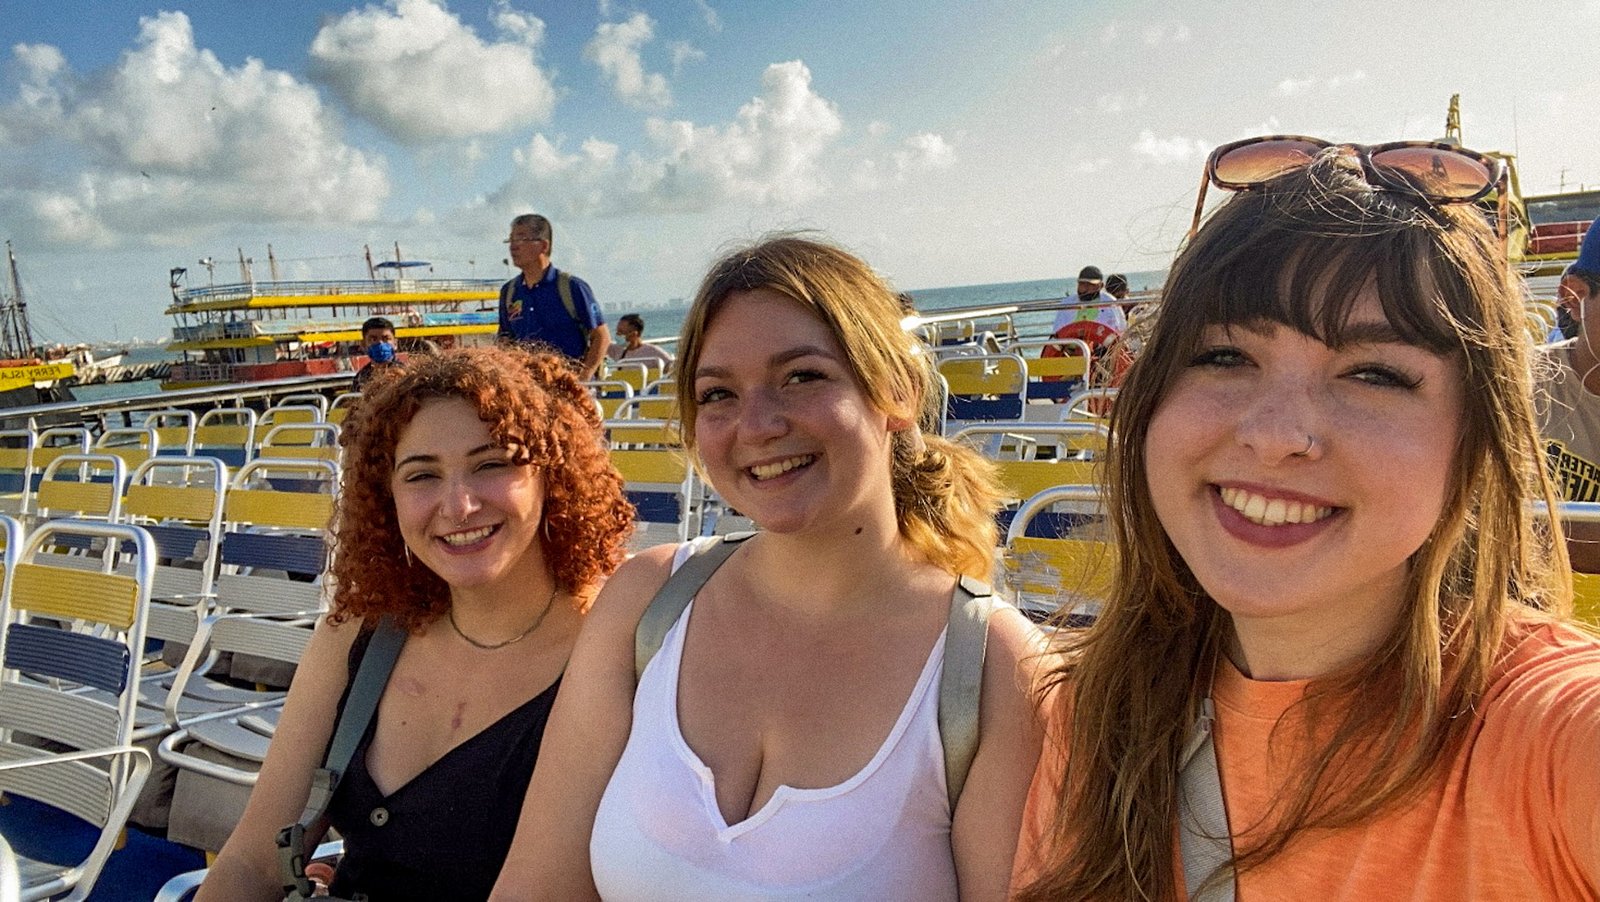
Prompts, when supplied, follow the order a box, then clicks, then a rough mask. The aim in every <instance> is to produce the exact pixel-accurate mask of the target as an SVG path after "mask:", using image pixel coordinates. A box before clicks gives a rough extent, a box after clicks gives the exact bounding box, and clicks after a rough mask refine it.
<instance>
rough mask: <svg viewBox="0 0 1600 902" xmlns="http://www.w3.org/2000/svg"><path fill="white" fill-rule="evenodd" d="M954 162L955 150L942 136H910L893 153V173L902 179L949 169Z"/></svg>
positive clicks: (924, 134)
mask: <svg viewBox="0 0 1600 902" xmlns="http://www.w3.org/2000/svg"><path fill="white" fill-rule="evenodd" d="M955 162H956V152H955V148H953V147H951V146H950V144H949V143H948V142H947V141H945V139H944V136H943V135H935V134H931V133H929V132H923V133H921V134H916V135H912V136H911V137H909V138H907V139H906V140H905V143H904V144H903V145H902V146H901V149H900V150H897V151H895V154H894V165H895V171H896V172H898V173H899V174H900V175H901V176H902V177H903V176H905V175H907V174H909V173H913V172H926V171H931V170H935V169H949V168H950V167H951V166H954V165H955Z"/></svg>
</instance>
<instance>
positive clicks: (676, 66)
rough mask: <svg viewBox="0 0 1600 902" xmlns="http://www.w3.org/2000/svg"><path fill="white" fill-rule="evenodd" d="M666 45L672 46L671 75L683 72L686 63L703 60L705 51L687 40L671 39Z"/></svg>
mask: <svg viewBox="0 0 1600 902" xmlns="http://www.w3.org/2000/svg"><path fill="white" fill-rule="evenodd" d="M668 46H670V47H671V48H672V74H673V75H681V74H683V67H684V65H685V64H687V63H700V62H704V61H705V58H706V52H705V51H704V50H701V49H700V48H698V47H696V46H695V45H693V44H691V43H689V42H688V41H673V42H672V43H671V44H670V45H668Z"/></svg>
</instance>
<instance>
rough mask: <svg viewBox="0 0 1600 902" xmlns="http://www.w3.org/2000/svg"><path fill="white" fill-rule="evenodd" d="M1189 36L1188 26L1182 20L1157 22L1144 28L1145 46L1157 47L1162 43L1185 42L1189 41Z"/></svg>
mask: <svg viewBox="0 0 1600 902" xmlns="http://www.w3.org/2000/svg"><path fill="white" fill-rule="evenodd" d="M1189 38H1190V34H1189V26H1187V25H1185V24H1183V23H1182V22H1158V23H1156V24H1154V25H1151V26H1148V27H1147V28H1145V30H1144V43H1145V46H1146V47H1159V46H1161V45H1162V44H1187V43H1189Z"/></svg>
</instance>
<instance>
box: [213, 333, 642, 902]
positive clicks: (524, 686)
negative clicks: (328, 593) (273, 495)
mask: <svg viewBox="0 0 1600 902" xmlns="http://www.w3.org/2000/svg"><path fill="white" fill-rule="evenodd" d="M342 442H343V445H344V462H345V469H344V476H343V484H342V491H341V497H340V499H339V504H338V513H337V514H336V515H335V535H336V539H335V549H336V553H335V555H334V564H333V567H332V572H331V582H332V584H333V586H334V589H333V607H332V613H330V614H329V616H328V618H327V619H326V620H325V621H324V622H323V623H322V624H321V625H319V626H318V628H317V631H316V635H315V637H314V638H313V639H312V640H311V644H310V646H309V647H308V649H307V650H306V654H305V656H304V658H303V660H302V662H301V666H300V669H299V672H298V674H297V675H296V677H295V681H294V685H293V686H292V687H291V689H290V691H289V699H288V702H287V704H286V706H285V708H284V711H283V716H282V719H281V720H280V722H279V725H278V731H277V734H276V736H275V738H274V741H273V743H272V747H271V750H270V751H269V752H268V755H267V759H266V762H265V763H264V764H263V766H262V769H261V778H260V781H259V782H258V783H257V785H256V790H255V791H254V792H253V793H252V794H251V797H250V803H249V805H248V807H247V808H246V809H245V813H244V816H243V818H242V819H241V820H240V822H239V825H238V827H237V828H236V829H235V830H234V832H233V835H232V836H231V837H230V838H229V840H228V842H227V844H226V845H225V846H224V847H223V849H222V853H221V855H220V856H219V857H218V859H217V863H216V865H215V866H214V867H213V868H212V869H211V873H210V875H209V876H208V878H207V880H206V882H205V884H204V886H203V887H202V888H201V894H200V898H201V899H202V900H203V899H230V900H231V899H250V898H259V899H279V898H281V897H282V895H283V888H282V886H281V885H280V880H279V872H278V854H277V848H276V846H275V844H274V836H275V835H276V834H277V832H278V830H279V829H280V828H282V827H283V826H284V825H286V824H289V823H292V822H293V821H294V820H295V819H296V818H297V817H299V815H300V812H301V810H302V808H304V806H305V804H306V799H307V797H308V794H309V791H310V785H311V777H312V772H313V771H314V770H315V769H316V768H317V767H318V766H319V765H320V764H321V763H322V760H323V757H324V753H325V750H326V749H327V747H328V743H329V740H330V737H331V736H332V734H333V730H334V724H335V723H336V722H337V721H338V719H339V715H340V713H341V712H342V711H343V709H344V705H345V703H346V700H347V696H348V688H347V687H348V685H349V683H350V681H351V679H352V677H353V676H354V674H355V672H356V669H357V668H358V666H359V665H360V662H361V660H362V657H363V656H364V655H365V653H366V650H367V647H368V644H369V642H370V640H371V637H372V634H373V630H374V628H375V627H376V625H377V622H378V620H379V618H380V617H384V616H388V617H389V618H391V619H392V620H393V621H394V622H395V623H396V624H398V625H399V626H401V627H403V628H404V629H405V630H406V632H407V634H408V635H407V638H406V641H405V645H404V647H403V648H402V649H401V652H400V656H399V658H398V660H397V661H396V662H395V665H394V669H393V672H392V673H391V675H390V677H389V681H388V684H387V686H386V688H385V689H384V691H383V695H382V698H381V700H380V702H379V704H378V709H377V713H376V714H375V716H374V718H373V722H372V724H371V725H370V726H369V727H368V729H367V731H366V734H365V736H364V737H363V738H362V740H361V743H360V745H358V746H357V747H356V750H355V754H354V756H353V757H352V760H351V764H350V766H349V768H348V769H347V771H346V772H345V774H344V776H343V778H342V779H341V780H340V781H339V784H338V787H337V789H336V791H335V792H334V795H333V800H332V802H331V804H330V806H329V810H328V818H327V820H328V821H329V822H331V825H332V826H333V827H335V828H337V829H338V831H339V833H340V834H341V835H342V836H343V837H344V840H345V856H344V859H343V861H342V862H341V863H340V866H339V869H338V872H337V873H336V874H335V876H334V878H333V885H332V887H331V889H332V891H333V893H334V894H335V895H339V896H344V897H354V895H355V894H356V893H362V894H365V895H366V896H367V897H369V898H372V899H374V900H380V899H435V898H452V899H482V898H486V897H487V896H488V894H489V889H490V887H491V886H492V885H493V883H494V880H495V877H496V875H497V874H498V873H499V870H500V864H501V862H502V861H503V860H504V858H505V854H506V850H507V848H508V847H509V846H510V843H511V836H512V833H513V832H514V830H515V828H516V823H517V816H518V812H519V809H520V808H521V804H522V798H523V794H524V790H525V789H526V787H527V784H528V779H529V777H530V775H531V774H532V772H533V764H534V760H535V758H536V756H537V755H538V750H539V742H540V739H541V737H542V735H543V732H544V725H545V720H546V718H547V717H548V715H549V712H550V706H551V704H552V702H553V701H554V698H555V695H556V690H557V687H558V686H559V685H560V682H561V674H562V673H563V671H564V670H565V669H566V666H567V659H568V657H569V656H570V655H571V653H572V647H573V643H574V641H575V640H576V638H577V634H578V626H579V624H580V622H581V620H582V617H583V613H584V612H585V611H586V610H587V608H588V606H589V603H590V602H591V601H592V600H593V598H594V595H595V593H596V591H597V590H598V588H599V585H600V583H601V581H603V580H604V579H605V577H606V576H607V575H609V574H610V573H611V571H612V570H613V569H615V568H616V567H617V565H618V564H619V563H621V561H622V558H623V554H624V548H625V544H626V541H627V537H628V534H629V532H630V530H631V528H632V522H633V511H632V508H631V507H630V506H629V504H628V502H627V500H626V498H625V497H624V495H623V490H622V479H621V477H620V476H619V475H618V474H617V472H616V470H615V469H614V468H613V467H612V466H611V463H610V459H609V457H608V455H607V453H606V450H605V445H604V443H603V441H602V436H601V432H600V422H599V419H598V417H597V412H596V410H595V406H594V403H593V401H591V400H590V397H589V395H588V393H587V391H586V390H585V389H584V387H583V386H582V385H581V384H580V383H579V382H578V379H577V377H576V375H574V374H573V373H572V371H571V370H570V369H569V368H568V367H567V366H566V364H565V363H564V362H563V361H562V360H560V359H559V358H557V357H555V356H552V355H549V354H540V353H532V352H529V351H525V350H520V349H514V348H494V349H474V350H468V351H462V352H458V353H453V354H447V355H444V356H439V357H430V358H419V359H417V360H416V361H414V362H413V364H412V366H410V367H408V368H407V369H406V370H405V371H404V372H402V373H399V374H396V376H395V377H394V378H391V379H385V380H382V381H381V382H379V383H376V384H375V385H374V387H373V389H372V391H371V392H370V394H369V395H368V396H367V397H365V398H364V399H363V400H362V402H361V404H360V405H359V406H358V407H357V408H356V410H355V411H354V412H353V414H352V415H351V418H350V420H349V421H347V423H346V425H345V429H344V434H343V439H342ZM315 841H316V837H308V838H307V842H308V844H314V843H315Z"/></svg>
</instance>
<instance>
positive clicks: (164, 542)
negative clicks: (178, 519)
mask: <svg viewBox="0 0 1600 902" xmlns="http://www.w3.org/2000/svg"><path fill="white" fill-rule="evenodd" d="M140 525H141V526H143V527H144V529H145V531H146V532H148V533H150V537H151V538H153V539H155V540H156V556H157V557H164V558H172V559H174V560H180V561H197V560H200V559H201V558H202V557H203V554H200V553H196V550H197V546H198V545H199V543H201V542H205V541H209V540H210V534H209V533H207V532H206V531H205V530H203V529H196V528H194V527H193V526H163V525H160V524H155V525H152V524H149V523H142V524H140ZM122 550H123V552H124V553H126V554H133V553H134V551H135V547H134V544H133V543H132V542H123V543H122Z"/></svg>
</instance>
